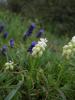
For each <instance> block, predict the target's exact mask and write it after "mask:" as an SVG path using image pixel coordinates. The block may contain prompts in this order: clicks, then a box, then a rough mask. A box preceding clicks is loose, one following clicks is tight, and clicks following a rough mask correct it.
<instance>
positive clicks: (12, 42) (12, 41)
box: [10, 39, 15, 48]
mask: <svg viewBox="0 0 75 100" xmlns="http://www.w3.org/2000/svg"><path fill="white" fill-rule="evenodd" d="M14 43H15V42H14V39H11V40H10V47H11V48H13V47H14Z"/></svg>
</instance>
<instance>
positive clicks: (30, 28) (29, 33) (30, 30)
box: [23, 23, 44, 40]
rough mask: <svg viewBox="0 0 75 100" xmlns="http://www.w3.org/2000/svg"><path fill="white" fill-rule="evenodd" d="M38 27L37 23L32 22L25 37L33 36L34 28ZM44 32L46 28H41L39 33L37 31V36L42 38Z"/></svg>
mask: <svg viewBox="0 0 75 100" xmlns="http://www.w3.org/2000/svg"><path fill="white" fill-rule="evenodd" d="M35 28H36V25H35V23H32V24H31V25H30V27H29V28H28V30H27V32H25V33H24V36H23V39H24V40H25V39H26V38H27V37H29V36H31V34H32V32H33V31H34V29H35ZM43 33H44V29H40V30H39V31H38V32H37V33H36V37H37V38H40V37H41V36H42V35H43Z"/></svg>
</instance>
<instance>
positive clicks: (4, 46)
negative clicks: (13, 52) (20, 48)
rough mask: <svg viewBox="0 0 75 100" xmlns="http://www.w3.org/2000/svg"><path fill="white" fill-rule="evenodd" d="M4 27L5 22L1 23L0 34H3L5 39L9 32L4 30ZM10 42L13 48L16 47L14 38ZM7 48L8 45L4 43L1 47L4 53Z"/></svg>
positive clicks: (4, 53)
mask: <svg viewBox="0 0 75 100" xmlns="http://www.w3.org/2000/svg"><path fill="white" fill-rule="evenodd" d="M4 27H5V26H4V24H3V23H0V34H2V35H3V38H4V39H7V37H8V34H9V33H8V32H6V31H4ZM9 44H10V47H11V48H13V47H14V39H10V41H9ZM7 48H8V47H7V45H3V46H2V48H1V49H0V51H1V52H2V54H3V55H6V52H7Z"/></svg>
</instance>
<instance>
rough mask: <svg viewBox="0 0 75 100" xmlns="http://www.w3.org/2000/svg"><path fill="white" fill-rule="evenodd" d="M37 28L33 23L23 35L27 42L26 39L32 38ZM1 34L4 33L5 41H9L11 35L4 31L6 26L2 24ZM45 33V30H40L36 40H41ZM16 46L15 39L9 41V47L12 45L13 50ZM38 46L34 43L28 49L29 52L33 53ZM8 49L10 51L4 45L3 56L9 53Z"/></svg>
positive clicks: (0, 26)
mask: <svg viewBox="0 0 75 100" xmlns="http://www.w3.org/2000/svg"><path fill="white" fill-rule="evenodd" d="M35 28H36V25H35V23H32V24H31V25H30V26H29V28H28V30H27V31H26V32H25V33H24V35H23V40H25V39H27V38H28V37H29V36H31V35H32V32H33V31H34V29H35ZM0 33H2V35H3V38H4V39H7V38H8V35H9V33H8V32H7V31H4V24H2V23H1V24H0ZM43 33H44V29H40V30H39V31H38V32H37V33H36V38H40V37H41V36H42V35H43ZM14 44H15V41H14V39H13V38H12V39H10V40H9V45H10V47H11V48H13V47H14ZM36 44H37V42H35V41H33V42H32V43H31V45H30V47H29V48H28V50H27V51H28V52H30V53H32V48H33V47H34V46H35V45H36ZM7 49H8V47H7V45H3V47H2V48H1V52H2V54H4V55H5V54H6V52H7Z"/></svg>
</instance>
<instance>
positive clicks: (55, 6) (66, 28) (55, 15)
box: [8, 0, 75, 34]
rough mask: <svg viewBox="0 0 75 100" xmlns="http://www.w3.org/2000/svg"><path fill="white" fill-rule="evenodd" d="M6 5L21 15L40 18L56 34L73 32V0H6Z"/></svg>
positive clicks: (74, 12)
mask: <svg viewBox="0 0 75 100" xmlns="http://www.w3.org/2000/svg"><path fill="white" fill-rule="evenodd" d="M8 7H9V8H10V9H11V10H12V11H15V12H21V13H22V15H23V16H26V17H30V18H32V19H36V18H38V19H40V20H42V21H41V22H42V23H43V24H44V23H46V24H47V23H48V24H49V25H50V24H51V26H52V25H53V27H54V28H55V30H54V32H55V33H58V34H60V33H61V34H64V33H65V34H66V33H68V34H73V33H74V32H75V1H74V0H41V1H40V0H38V1H37V0H32V1H31V0H16V1H15V0H8ZM49 28H50V27H49Z"/></svg>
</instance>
